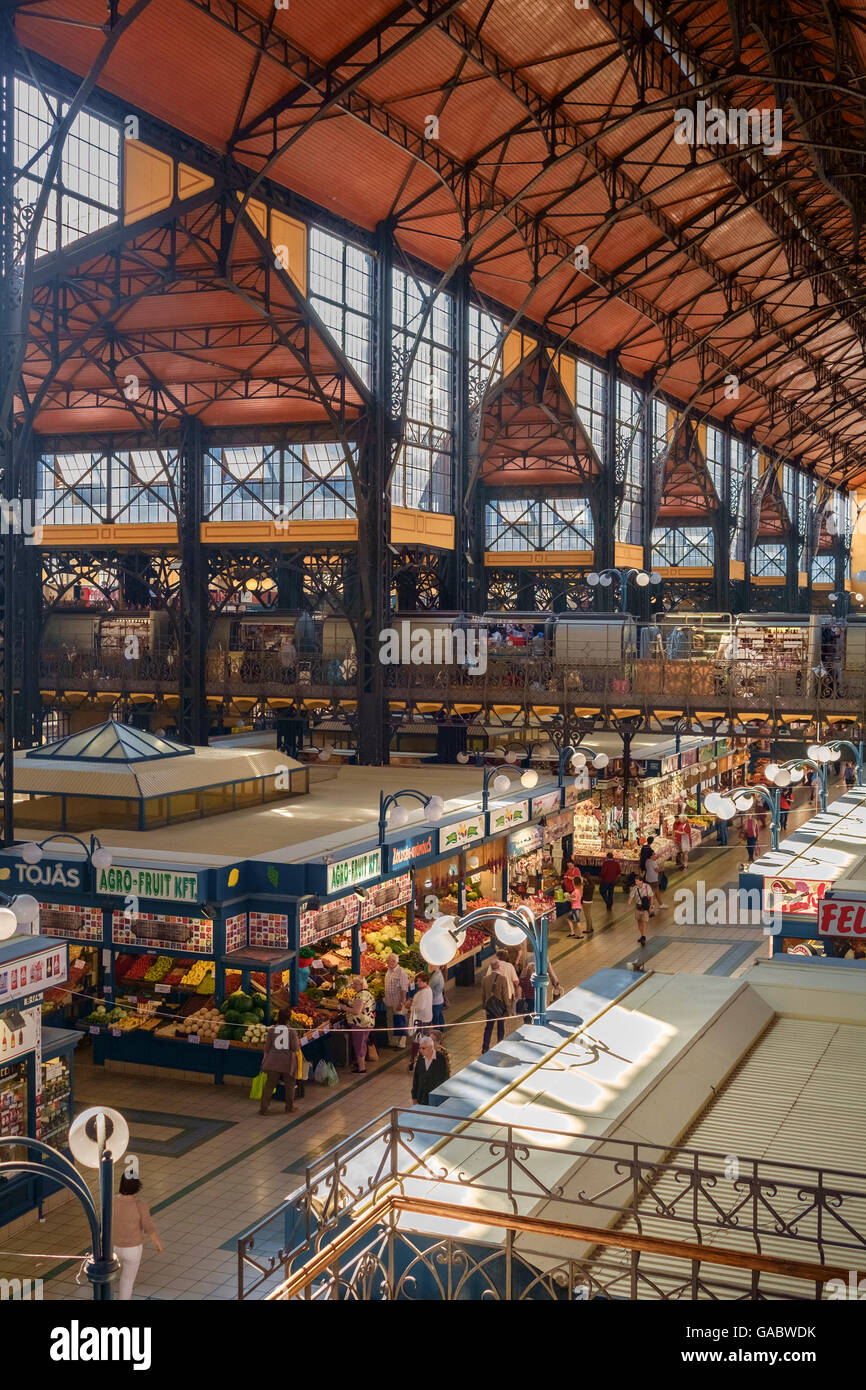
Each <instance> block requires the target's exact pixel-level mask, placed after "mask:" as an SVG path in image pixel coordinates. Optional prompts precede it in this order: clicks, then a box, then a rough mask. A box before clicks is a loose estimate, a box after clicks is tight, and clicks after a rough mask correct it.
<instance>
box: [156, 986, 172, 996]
mask: <svg viewBox="0 0 866 1390" xmlns="http://www.w3.org/2000/svg"><path fill="white" fill-rule="evenodd" d="M156 993H157V994H170V993H171V985H157V986H156Z"/></svg>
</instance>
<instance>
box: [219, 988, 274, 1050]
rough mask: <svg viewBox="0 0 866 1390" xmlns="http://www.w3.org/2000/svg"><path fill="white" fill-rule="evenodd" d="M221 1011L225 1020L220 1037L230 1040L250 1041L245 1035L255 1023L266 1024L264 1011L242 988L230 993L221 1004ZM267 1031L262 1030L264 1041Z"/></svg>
mask: <svg viewBox="0 0 866 1390" xmlns="http://www.w3.org/2000/svg"><path fill="white" fill-rule="evenodd" d="M219 1012H220V1014H221V1015H222V1020H223V1021H222V1027H221V1028H220V1030H219V1033H218V1037H220V1038H228V1039H229V1041H230V1042H244V1041H249V1039H248V1038H246V1037H245V1034H246V1032H247V1030H248V1029H250V1028H252V1025H253V1024H260V1025H262V1027H263V1026H264V1022H265V1015H264V1011H263V1010H262V1009H260V1008H259V1007H258V1005H257V1004H256V1003H255V1002H254V1001H253V999H251V997H250V996H249V995H248V994H245V993H244V991H243V990H242V989H236V990H235V991H234V993H233V994H230V995H229V997H228V998H227V999H226V1001H225V1003H224V1004H221V1005H220V1008H219ZM266 1031H267V1030H266V1029H264V1031H263V1032H262V1041H264V1034H265V1032H266Z"/></svg>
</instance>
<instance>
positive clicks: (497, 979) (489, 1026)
mask: <svg viewBox="0 0 866 1390" xmlns="http://www.w3.org/2000/svg"><path fill="white" fill-rule="evenodd" d="M509 997H510V996H509V992H508V985H507V984H506V981H505V977H504V975H503V974H502V962H501V960H500V959H499V957H498V956H494V957H493V959H492V961H491V962H490V969H489V970H488V972H487V974H486V975H485V976H484V979H483V980H482V981H481V1006H482V1008H483V1009H484V1014H485V1017H486V1019H487V1022H486V1023H485V1025H484V1040H483V1042H482V1044H481V1051H482V1053H484V1052H487V1051H489V1049H490V1040H491V1038H492V1037H493V1025H494V1024H495V1025H496V1035H497V1036H496V1040H497V1042H502V1041H503V1039H504V1037H505V1017H506V1015H507V1014H508V1012H509V1003H508V1001H509Z"/></svg>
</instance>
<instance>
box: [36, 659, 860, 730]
mask: <svg viewBox="0 0 866 1390" xmlns="http://www.w3.org/2000/svg"><path fill="white" fill-rule="evenodd" d="M40 670H41V682H42V685H43V688H50V689H52V690H56V691H59V692H61V693H62V692H63V691H64V690H72V689H76V690H92V691H94V692H99V691H103V690H118V691H121V692H124V691H141V690H144V691H147V690H154V691H155V692H157V691H159V690H172V689H174V688H175V686H176V684H177V680H178V657H177V655H176V653H175V652H173V651H171V650H169V651H166V652H160V653H152V654H142V655H141V656H140V657H138V658H136V659H135V660H126V659H125V658H124V657H123V656H122V655H119V654H116V653H113V652H112V653H110V654H106V653H97V652H94V651H85V652H75V653H73V654H69V653H65V652H63V653H58V652H43V653H42V654H41V657H40ZM206 680H207V691H208V694H209V695H222V696H224V697H230V696H233V695H245V696H254V697H257V698H260V699H263V700H264V699H267V698H269V697H274V696H283V697H288V698H297V699H304V698H305V697H309V696H311V695H319V694H321V695H323V696H324V697H326V698H329V699H339V698H340V697H341V696H345V695H347V694H349V695H352V694H354V693H355V691H356V689H357V667H356V664H355V660H354V657H352V656H346V657H343V658H339V657H336V656H331V657H325V656H320V655H316V656H310V657H301V658H299V659H298V660H297V662H296V663H294V664H292V665H291V666H286V665H284V664H282V662H281V659H280V655H279V653H278V652H249V653H245V652H244V653H241V652H225V651H210V652H209V653H208V654H207V661H206ZM384 681H385V693H386V697H388V698H390V699H394V700H401V701H405V700H413V699H415V700H423V701H435V702H438V703H441V704H442V705H443V706H444V707H447V706H449V705H453V704H460V703H464V702H467V701H469V702H471V701H477V702H478V703H479V704H481V705H482V706H483V707H485V708H486V707H489V706H491V705H494V704H512V705H518V706H520V707H522V708H525V709H527V710H528V709H530V708H531V707H532V705H535V704H551V705H559V706H561V707H562V708H563V709H565V708H568V707H572V706H581V705H591V706H595V707H597V708H599V709H602V710H605V709H612V708H616V707H617V706H621V705H623V704H629V705H638V706H645V707H646V709H647V710H652V709H655V708H657V707H658V706H660V705H661V706H664V705H665V704H668V703H670V704H671V705H672V706H678V707H680V708H682V709H683V710H685V711H698V710H701V709H706V710H713V711H717V712H718V713H719V714H724V713H726V712H733V713H743V712H749V711H752V710H755V711H761V712H764V713H765V714H769V715H770V716H772V714H773V713H774V712H781V711H784V712H786V713H802V714H803V715H804V716H813V717H815V716H818V717H820V716H821V715H822V713H827V714H833V713H838V712H845V713H848V712H850V713H851V714H852V716H854V717H856V718H857V719H863V721H864V722H866V671H864V672H862V673H860V672H850V671H849V672H841V671H835V672H831V671H820V670H816V669H815V668H812V667H809V666H805V667H804V666H794V665H772V664H760V663H757V662H755V661H742V660H738V661H726V662H720V661H707V660H702V659H699V658H694V657H691V658H690V657H683V658H668V657H662V656H654V657H646V658H640V659H637V658H635V659H629V660H628V661H626V662H624V663H623V662H615V661H598V660H591V659H589V658H587V660H585V661H577V662H574V663H571V664H569V665H567V666H566V665H560V664H557V663H556V662H554V660H553V659H552V656H551V655H550V653H546V654H544V655H537V654H533V653H529V652H517V653H513V652H512V653H510V654H507V655H506V654H502V655H499V654H497V655H495V656H493V655H491V656H490V659H489V660H488V662H487V667H486V669H485V670H484V671H483V672H482V673H476V672H475V671H473V670H472V668H470V667H464V666H459V665H441V666H435V665H418V666H413V665H408V664H407V665H394V666H386V667H385V668H384Z"/></svg>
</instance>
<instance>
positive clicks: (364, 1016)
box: [343, 975, 376, 1073]
mask: <svg viewBox="0 0 866 1390" xmlns="http://www.w3.org/2000/svg"><path fill="white" fill-rule="evenodd" d="M349 987H350V988H351V989H353V990H354V991H355V997H354V999H350V1000H349V1002H348V1004H347V1005H346V1007H345V1009H344V1012H343V1018H344V1020H345V1025H346V1027H347V1028H350V1029H351V1030H352V1031H351V1033H350V1034H349V1036H350V1037H351V1039H352V1051H353V1053H354V1055H355V1060H354V1062H353V1063H352V1071H357V1072H361V1073H364V1072H366V1070H367V1043H368V1041H369V1038H370V1033H371V1032H372V1030H373V1024H374V1023H375V1022H376V1005H375V1003H374V1002H373V996H372V994H371V993H370V991H369V990H368V988H367V982H366V980H365V979H364V977H363V975H353V976H352V978H351V980H350V981H349Z"/></svg>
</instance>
